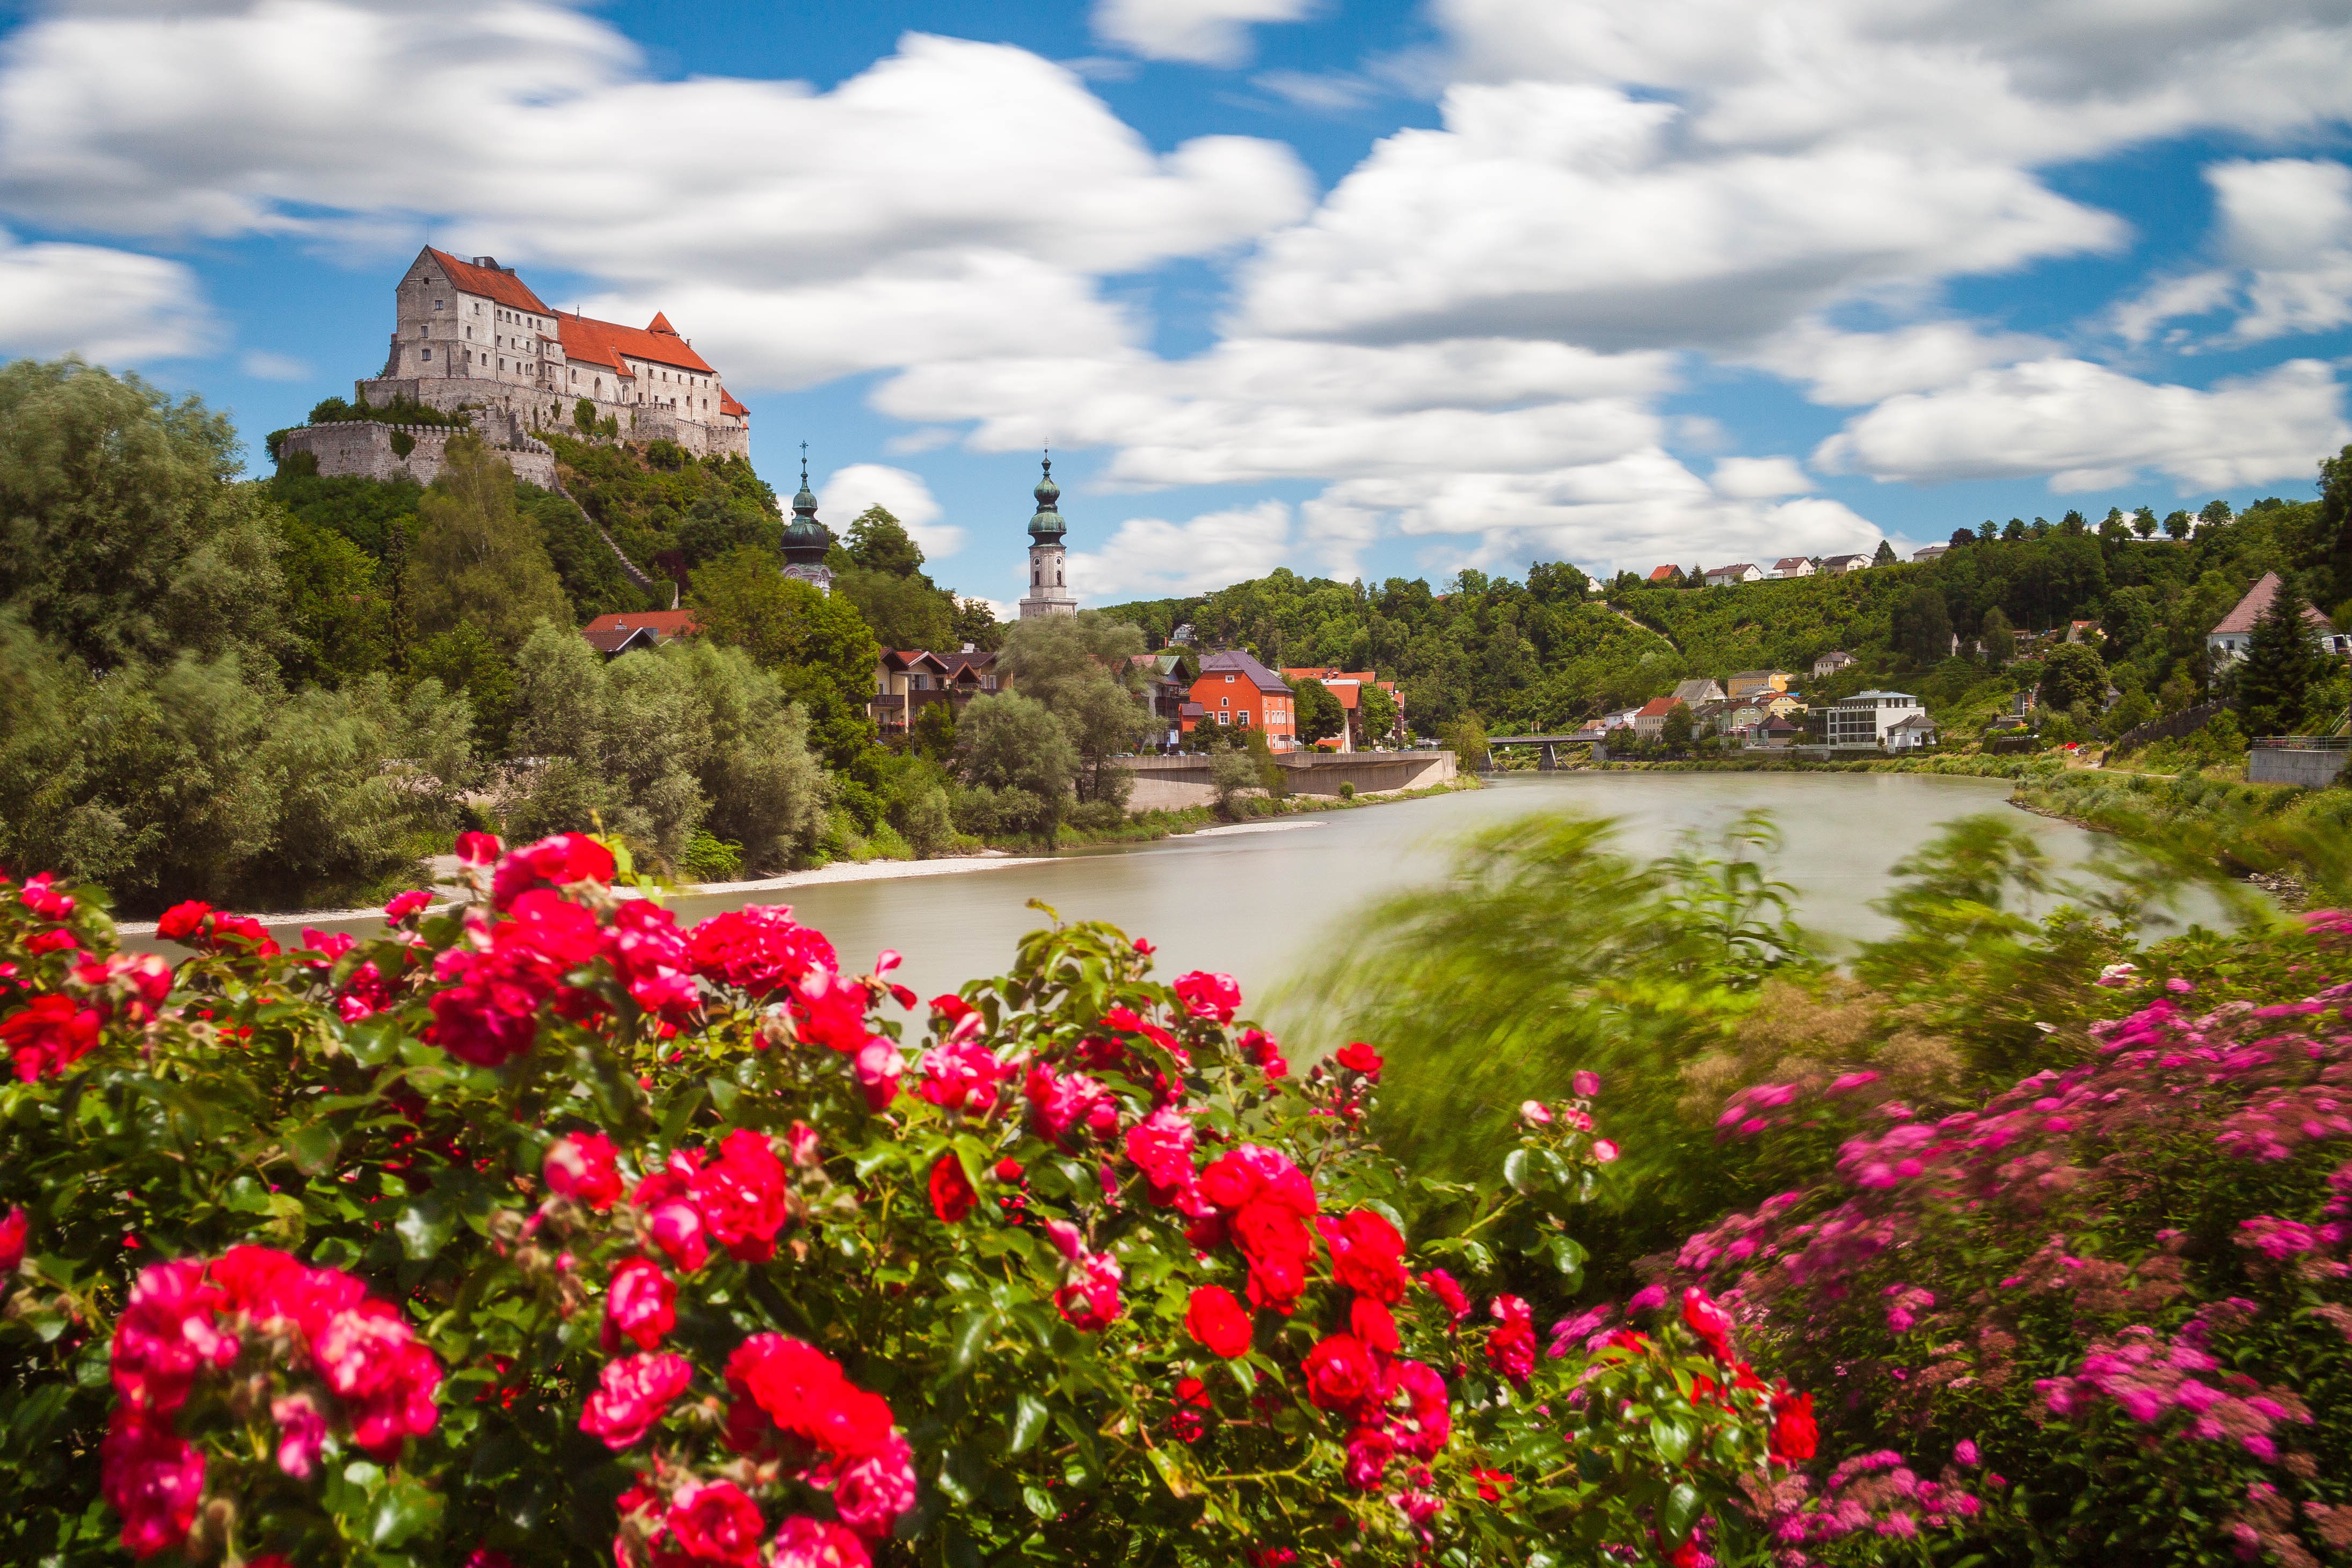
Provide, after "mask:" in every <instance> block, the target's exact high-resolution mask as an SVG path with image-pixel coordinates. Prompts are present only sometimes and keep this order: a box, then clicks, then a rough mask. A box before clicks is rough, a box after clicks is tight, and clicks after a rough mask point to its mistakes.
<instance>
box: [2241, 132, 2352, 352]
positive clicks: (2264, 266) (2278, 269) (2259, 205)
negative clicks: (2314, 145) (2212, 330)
mask: <svg viewBox="0 0 2352 1568" xmlns="http://www.w3.org/2000/svg"><path fill="white" fill-rule="evenodd" d="M2205 178H2206V179H2207V180H2208V181H2210V183H2212V186H2213V193H2214V196H2215V198H2216V200H2217V201H2218V202H2219V204H2220V205H2221V224H2222V234H2223V244H2224V246H2225V248H2226V249H2227V251H2228V253H2229V254H2230V256H2231V258H2232V259H2235V260H2237V261H2240V262H2241V263H2242V264H2243V265H2244V266H2246V267H2247V268H2248V269H2249V271H2250V274H2251V276H2250V277H2248V279H2247V281H2246V308H2245V312H2244V314H2242V316H2240V317H2239V318H2238V320H2237V323H2236V326H2235V328H2234V329H2233V333H2232V335H2233V336H2234V337H2235V338H2237V340H2240V341H2241V342H2260V341H2263V340H2266V339H2271V338H2278V337H2284V336H2286V335H2287V334H2289V333H2294V332H2324V331H2326V330H2327V329H2330V328H2334V327H2341V326H2343V325H2344V324H2345V323H2346V322H2347V321H2352V169H2347V168H2346V167H2345V166H2344V165H2343V164H2341V163H2334V162H2322V161H2320V160H2316V159H2306V158H2273V159H2267V160H2264V161H2262V162H2247V161H2242V160H2241V161H2236V162H2227V163H2217V164H2215V165H2213V166H2212V167H2210V168H2209V169H2207V170H2206V171H2205Z"/></svg>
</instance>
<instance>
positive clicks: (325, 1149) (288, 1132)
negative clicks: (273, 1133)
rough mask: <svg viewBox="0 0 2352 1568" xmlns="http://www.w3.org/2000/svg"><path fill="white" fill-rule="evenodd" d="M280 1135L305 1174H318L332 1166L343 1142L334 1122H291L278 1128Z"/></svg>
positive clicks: (296, 1163)
mask: <svg viewBox="0 0 2352 1568" xmlns="http://www.w3.org/2000/svg"><path fill="white" fill-rule="evenodd" d="M278 1137H279V1138H280V1139H281V1140H282V1141H283V1142H284V1143H285V1145H286V1149H287V1152H288V1153H289V1154H290V1155H293V1156H294V1163H295V1165H297V1166H299V1167H301V1171H302V1174H303V1175H304V1176H317V1175H318V1174H319V1173H320V1172H321V1171H323V1170H325V1169H327V1168H328V1167H329V1166H332V1165H333V1164H334V1163H335V1151H336V1150H338V1149H340V1148H341V1147H342V1144H343V1140H342V1139H341V1137H340V1136H339V1135H338V1134H336V1132H335V1129H334V1125H333V1124H331V1123H329V1122H324V1121H318V1122H303V1123H299V1124H298V1123H294V1122H289V1123H287V1124H285V1125H284V1126H282V1127H280V1128H278Z"/></svg>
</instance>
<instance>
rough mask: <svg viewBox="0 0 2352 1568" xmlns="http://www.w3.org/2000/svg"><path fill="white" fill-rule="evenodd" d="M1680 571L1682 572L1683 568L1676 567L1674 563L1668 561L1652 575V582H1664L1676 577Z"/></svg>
mask: <svg viewBox="0 0 2352 1568" xmlns="http://www.w3.org/2000/svg"><path fill="white" fill-rule="evenodd" d="M1680 570H1682V568H1681V567H1678V566H1676V565H1675V564H1674V562H1672V561H1668V562H1667V563H1666V564H1665V565H1664V566H1662V567H1660V568H1658V570H1655V571H1654V572H1652V573H1650V580H1651V581H1652V582H1664V581H1665V580H1666V579H1668V578H1670V577H1672V576H1674V574H1675V573H1676V572H1678V571H1680Z"/></svg>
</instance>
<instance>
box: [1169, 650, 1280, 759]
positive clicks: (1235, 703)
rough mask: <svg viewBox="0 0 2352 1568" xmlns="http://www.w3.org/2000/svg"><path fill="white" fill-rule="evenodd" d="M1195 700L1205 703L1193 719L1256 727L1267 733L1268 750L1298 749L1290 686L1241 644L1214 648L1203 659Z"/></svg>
mask: <svg viewBox="0 0 2352 1568" xmlns="http://www.w3.org/2000/svg"><path fill="white" fill-rule="evenodd" d="M1192 701H1194V702H1196V703H1198V704H1200V706H1201V713H1200V716H1199V717H1198V718H1197V719H1195V720H1193V721H1192V722H1193V723H1197V724H1202V725H1207V724H1214V725H1215V726H1217V727H1219V728H1220V729H1236V730H1247V729H1252V728H1255V729H1257V730H1259V731H1261V732H1263V733H1264V734H1265V744H1266V747H1267V749H1269V750H1272V751H1295V750H1297V748H1298V719H1297V710H1296V709H1295V708H1294V707H1293V706H1292V700H1291V691H1290V688H1289V686H1287V685H1285V684H1284V683H1283V679H1282V677H1281V676H1279V675H1277V674H1275V673H1274V672H1273V671H1272V670H1269V669H1267V668H1266V667H1265V665H1264V664H1259V663H1258V662H1257V661H1256V660H1255V659H1254V658H1252V657H1251V656H1250V655H1249V654H1247V653H1242V652H1241V651H1240V650H1238V649H1227V650H1225V651H1224V652H1223V653H1212V654H1210V655H1209V656H1208V657H1207V658H1205V659H1203V660H1202V661H1201V673H1200V674H1199V675H1198V676H1197V677H1196V678H1195V679H1194V680H1193V682H1192ZM1190 727H1191V725H1189V724H1188V725H1187V728H1190Z"/></svg>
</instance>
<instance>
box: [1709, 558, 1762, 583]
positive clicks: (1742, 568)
mask: <svg viewBox="0 0 2352 1568" xmlns="http://www.w3.org/2000/svg"><path fill="white" fill-rule="evenodd" d="M1763 576H1764V574H1763V573H1762V572H1761V571H1759V570H1757V569H1756V567H1755V566H1754V564H1753V563H1751V562H1748V561H1744V560H1743V561H1739V562H1738V563H1737V564H1735V565H1731V566H1718V567H1717V568H1716V569H1715V570H1713V571H1710V572H1708V573H1707V574H1706V585H1707V586H1708V587H1709V588H1727V587H1729V586H1730V585H1731V584H1733V583H1736V582H1756V581H1759V580H1762V578H1763Z"/></svg>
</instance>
